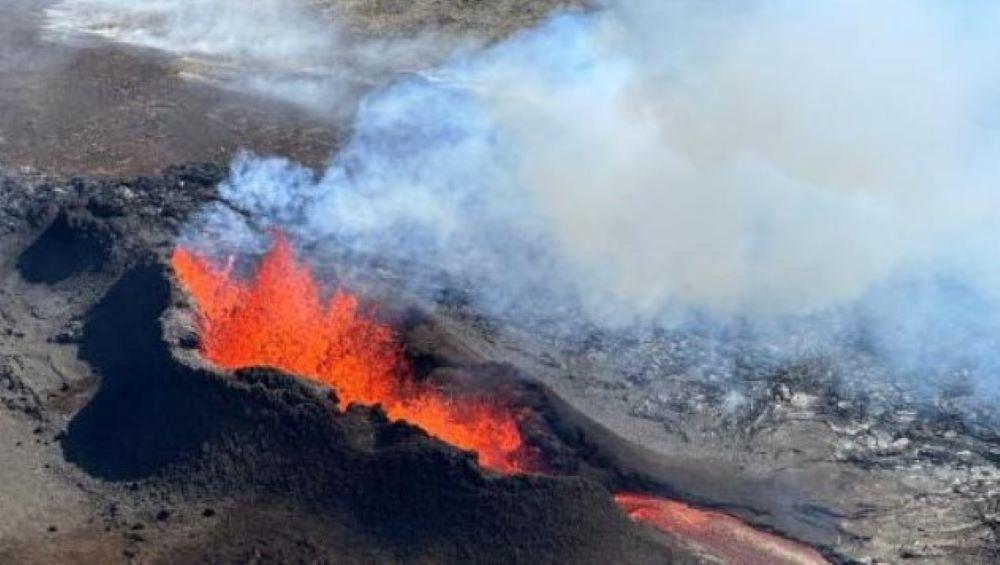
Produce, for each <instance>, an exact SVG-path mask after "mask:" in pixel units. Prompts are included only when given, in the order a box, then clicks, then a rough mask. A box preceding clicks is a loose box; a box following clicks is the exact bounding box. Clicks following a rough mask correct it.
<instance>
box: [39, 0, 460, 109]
mask: <svg viewBox="0 0 1000 565" xmlns="http://www.w3.org/2000/svg"><path fill="white" fill-rule="evenodd" d="M46 16H47V22H46V28H47V30H48V32H49V35H51V36H53V37H55V38H58V39H68V40H75V39H78V38H81V37H97V38H101V39H105V40H111V41H115V42H119V43H125V44H129V45H134V46H137V47H142V48H149V49H156V50H160V51H163V52H166V53H169V54H172V55H175V56H178V57H180V58H181V59H180V61H181V68H182V71H183V73H184V74H185V75H187V76H188V77H191V78H196V79H201V80H208V81H211V82H214V83H217V84H221V85H224V86H228V87H232V88H236V89H240V90H246V91H249V92H253V93H255V94H262V95H265V96H269V97H274V98H277V99H280V100H284V101H287V102H291V103H293V104H296V105H298V106H301V107H303V108H305V109H307V110H310V111H312V112H314V113H316V114H318V115H320V116H324V117H334V118H343V117H345V115H346V114H348V113H349V112H350V110H351V108H352V101H353V99H354V97H355V96H356V94H357V92H358V91H359V90H360V89H361V88H363V87H365V86H367V85H370V84H374V83H376V82H379V81H382V80H385V79H384V77H385V76H386V75H388V74H391V73H393V72H399V71H408V70H410V69H412V68H413V67H415V66H416V65H417V64H418V63H421V62H426V61H428V60H434V59H436V58H439V57H441V54H442V53H444V52H445V51H446V50H447V49H449V48H451V49H454V48H455V47H456V45H457V42H451V44H446V43H444V42H441V41H432V40H431V39H429V38H424V37H419V38H409V39H405V40H404V39H394V40H391V41H376V40H363V41H362V40H360V39H359V38H355V37H348V36H347V35H348V34H346V33H345V32H343V31H341V30H340V29H339V27H338V26H337V25H336V24H335V23H334V22H331V21H329V20H328V19H326V18H325V17H324V16H323V15H322V14H321V12H320V10H318V9H317V7H315V6H311V5H310V4H309V3H308V2H303V1H301V0H253V1H252V2H248V1H245V0H143V1H133V0H60V1H59V2H56V3H55V4H54V5H53V6H51V7H50V8H48V9H46Z"/></svg>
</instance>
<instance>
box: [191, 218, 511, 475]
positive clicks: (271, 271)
mask: <svg viewBox="0 0 1000 565" xmlns="http://www.w3.org/2000/svg"><path fill="white" fill-rule="evenodd" d="M172 264H173V268H174V272H175V273H176V274H177V278H178V279H179V280H180V282H181V283H182V284H183V285H184V287H185V288H186V289H187V291H188V292H189V293H190V295H191V296H192V298H193V299H194V302H195V304H196V308H197V311H198V318H199V320H198V323H199V332H200V334H201V352H202V355H204V357H205V358H206V359H207V360H209V361H210V362H212V363H214V364H215V365H217V366H219V367H222V368H225V369H238V368H242V367H251V366H268V367H274V368H277V369H281V370H283V371H287V372H289V373H292V374H295V375H300V376H303V377H307V378H311V379H314V380H316V381H319V382H322V383H325V384H327V385H329V386H331V387H332V388H333V389H334V390H335V391H336V392H337V396H338V397H339V398H340V401H341V403H342V406H347V405H349V404H351V403H358V404H366V405H375V404H379V405H381V406H382V408H383V410H385V413H386V414H387V415H388V417H389V418H390V419H392V420H405V421H406V422H408V423H410V424H413V425H415V426H419V427H420V428H422V429H423V430H425V431H426V432H427V433H428V434H430V435H432V436H434V437H436V438H438V439H440V440H442V441H444V442H446V443H449V444H452V445H454V446H457V447H460V448H462V449H466V450H469V451H474V452H476V454H477V456H478V459H479V462H480V464H482V465H483V466H485V467H488V468H490V469H493V470H495V471H498V472H502V473H515V472H518V471H521V470H523V469H522V468H521V467H522V465H521V464H520V462H519V458H518V451H519V450H520V448H521V444H522V442H521V433H520V431H519V429H518V427H517V422H516V420H515V418H514V416H513V414H511V413H510V412H509V411H506V410H503V409H501V408H500V407H498V406H496V405H495V404H493V403H490V402H488V401H487V400H485V399H483V398H478V397H464V396H463V397H461V398H451V397H448V396H446V395H444V394H443V393H442V392H440V391H439V390H437V389H435V388H433V387H431V386H429V385H426V384H422V383H418V382H416V381H414V380H413V378H412V373H411V370H410V367H409V364H408V363H407V362H406V360H405V357H404V356H403V353H402V350H401V348H400V346H399V345H398V343H397V342H396V339H395V336H394V334H393V332H392V330H391V328H389V327H388V326H387V325H384V324H380V323H378V322H375V321H373V320H372V319H369V318H368V317H366V316H364V315H362V314H361V313H360V312H359V311H358V301H357V299H356V298H355V297H354V296H352V295H350V294H348V293H346V292H343V291H337V292H335V293H334V294H333V295H332V296H331V297H330V298H329V299H327V300H324V299H323V298H322V294H321V292H320V289H319V286H318V285H317V284H316V282H315V280H314V279H313V277H312V273H311V272H310V271H309V268H308V267H306V266H304V265H302V264H301V263H298V262H297V261H296V259H295V256H294V254H293V252H292V248H291V246H290V245H289V243H288V241H287V240H286V239H285V238H284V237H283V236H281V235H280V234H279V235H276V236H275V241H274V245H273V247H272V248H271V250H270V251H269V252H268V253H267V254H266V255H265V256H264V258H263V260H262V261H261V263H260V265H259V267H258V269H257V272H256V274H255V275H254V276H253V277H252V278H251V279H250V280H248V281H242V280H237V279H236V278H235V277H234V276H233V275H232V273H231V268H230V267H228V266H220V265H217V264H214V263H213V262H212V261H210V260H208V259H206V258H205V257H202V256H199V255H196V254H194V253H191V252H189V251H188V250H186V249H183V248H178V249H176V250H175V251H174V254H173V257H172Z"/></svg>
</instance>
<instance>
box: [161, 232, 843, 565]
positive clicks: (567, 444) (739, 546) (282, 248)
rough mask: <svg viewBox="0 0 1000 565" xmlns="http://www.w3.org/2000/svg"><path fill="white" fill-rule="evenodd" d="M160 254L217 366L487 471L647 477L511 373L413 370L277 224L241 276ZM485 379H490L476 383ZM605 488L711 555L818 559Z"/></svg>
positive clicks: (390, 334)
mask: <svg viewBox="0 0 1000 565" xmlns="http://www.w3.org/2000/svg"><path fill="white" fill-rule="evenodd" d="M171 263H172V267H173V270H174V272H175V273H176V276H177V278H178V280H179V282H180V283H181V285H182V286H183V287H184V288H185V289H186V291H187V292H188V293H190V295H191V297H192V298H193V300H194V307H195V310H196V313H197V314H196V316H197V322H196V326H197V330H198V332H199V334H200V336H201V339H200V351H201V353H202V354H203V356H204V357H205V359H206V360H208V361H209V362H210V363H212V364H214V365H216V366H218V367H221V368H224V369H229V370H236V371H239V370H241V369H245V368H247V367H254V366H266V367H274V368H277V369H279V370H282V371H286V372H288V373H291V374H295V375H300V376H302V377H305V378H307V379H309V380H312V381H315V382H318V383H321V384H323V385H327V386H330V387H331V388H332V389H333V392H334V394H336V396H337V398H338V399H339V401H340V403H341V406H342V407H343V408H347V409H348V410H350V409H351V406H354V405H362V406H377V407H378V410H380V411H381V412H383V413H384V414H385V416H386V417H387V418H388V419H389V420H390V421H394V422H398V423H399V424H401V425H412V426H415V427H416V428H418V429H419V430H422V431H423V432H426V433H427V434H429V435H430V436H431V437H432V438H434V439H436V440H440V441H441V442H443V443H445V444H448V445H450V446H454V447H457V448H459V449H461V450H463V451H466V452H468V453H469V454H470V455H471V456H472V457H473V458H475V459H476V460H477V462H478V463H479V465H481V466H482V467H483V468H485V469H487V470H490V471H493V472H498V473H501V474H507V475H510V474H523V473H532V474H535V475H550V474H556V475H564V476H565V475H572V474H576V475H579V474H587V475H589V476H591V477H592V478H594V479H596V480H598V481H600V482H603V483H604V484H605V486H607V487H614V486H615V485H617V484H622V483H624V484H634V485H639V484H642V483H644V482H645V483H646V484H647V485H648V484H654V483H653V482H652V481H651V480H650V479H648V478H647V479H645V480H644V479H642V478H640V477H638V476H635V474H634V473H631V472H629V471H626V470H624V469H621V468H616V467H615V466H614V464H611V463H609V462H608V461H607V460H606V457H607V455H606V454H601V453H599V448H598V452H597V453H595V452H594V450H595V446H594V445H593V444H592V443H591V442H590V441H589V440H588V439H587V438H586V437H585V436H583V437H581V434H582V433H584V432H582V430H581V429H576V430H573V432H574V433H573V434H571V435H575V436H576V437H574V438H572V439H571V440H569V441H567V438H566V437H560V435H559V434H558V433H556V432H555V431H554V430H555V429H558V427H559V426H560V424H559V423H556V425H555V426H553V425H552V424H553V418H557V419H558V418H560V417H562V418H566V417H567V416H569V419H570V421H572V420H580V419H582V417H581V416H580V415H578V414H573V415H570V414H569V411H566V410H565V409H564V410H563V412H562V415H561V416H560V415H558V414H543V413H541V412H542V411H544V410H545V407H546V406H545V405H546V404H551V401H547V400H548V399H547V398H546V396H547V395H549V394H551V393H548V392H547V391H545V390H542V389H540V388H539V387H537V386H534V387H532V386H531V385H529V384H528V383H527V382H525V381H524V380H523V379H522V378H521V377H519V376H518V375H510V374H508V375H506V376H501V377H500V378H496V377H495V375H494V378H492V379H490V378H483V377H482V376H477V375H476V374H475V372H476V368H467V370H466V371H464V372H462V373H460V374H459V376H458V377H457V378H456V374H455V373H454V372H450V373H449V372H444V371H441V372H438V378H437V379H423V380H418V378H417V376H416V375H415V373H414V371H413V369H412V368H411V366H410V363H409V361H408V360H407V359H406V357H405V355H404V351H403V349H402V348H401V347H400V346H399V345H398V344H397V342H396V337H395V332H394V331H393V329H392V328H391V327H389V326H388V325H386V324H384V323H379V322H377V321H375V320H374V319H373V318H372V316H373V315H374V309H375V307H374V305H372V306H371V307H368V308H364V307H362V306H360V305H359V300H358V298H357V297H355V296H353V295H351V294H348V293H346V292H345V291H343V290H335V291H333V292H332V293H331V294H330V296H329V297H328V298H326V299H324V298H323V297H322V291H321V289H320V288H319V285H318V284H317V282H316V281H315V280H314V278H313V276H312V274H311V272H310V269H309V268H308V267H307V266H305V265H303V264H300V263H298V262H297V261H296V259H295V257H294V255H293V251H292V247H291V244H290V243H289V241H288V239H287V238H286V237H285V236H284V235H282V234H280V233H276V234H275V235H274V242H273V246H272V247H271V249H270V250H269V251H268V252H267V253H266V254H265V256H264V257H263V258H262V260H261V261H260V264H259V266H258V267H257V268H256V269H255V272H254V273H253V274H252V275H250V276H249V277H248V279H247V280H240V279H239V278H238V277H237V276H236V274H235V273H234V270H235V269H234V265H235V262H234V257H232V256H231V257H229V258H228V260H226V261H225V262H222V263H217V262H213V261H212V260H211V259H209V258H207V257H203V256H199V255H197V254H195V253H192V252H191V251H188V250H187V249H185V248H183V247H180V248H178V249H176V250H175V251H174V253H173V255H172V258H171ZM480 370H482V369H480ZM485 372H486V373H490V372H492V373H494V374H495V373H496V371H495V370H493V371H490V370H488V369H487V370H485ZM237 374H239V373H237ZM457 385H460V386H457ZM491 385H492V386H493V390H490V389H489V388H486V387H490V386H491ZM497 385H499V387H497ZM446 391H447V392H446ZM562 426H563V427H564V428H565V426H566V423H563V424H562ZM522 430H524V431H525V433H524V435H522ZM581 449H582V451H581ZM403 488H406V487H405V486H404V487H403ZM410 488H412V487H410ZM660 488H661V489H662V488H664V487H662V486H661V487H660ZM613 500H614V501H615V503H616V504H617V505H618V506H619V507H620V508H621V510H622V511H624V512H625V513H626V514H627V515H628V516H629V517H630V518H632V519H633V520H636V521H639V522H644V523H647V524H649V525H651V526H653V527H654V528H656V529H658V530H660V531H661V532H663V533H665V534H667V535H668V536H670V537H671V538H673V539H675V540H679V541H681V542H684V543H686V544H688V545H690V546H692V547H695V548H697V549H698V550H700V551H703V552H705V553H706V554H708V555H713V556H715V557H717V558H721V559H724V560H731V561H733V562H744V563H778V562H787V563H822V562H824V559H823V558H822V557H821V556H820V555H819V554H818V553H817V552H815V551H813V550H811V549H809V548H807V547H805V546H799V545H797V544H795V543H793V542H790V541H786V540H783V539H781V538H779V537H777V536H773V535H769V534H766V533H763V532H758V531H755V530H753V529H752V528H750V527H748V526H747V525H745V524H744V523H743V522H741V521H739V520H737V519H735V518H730V517H728V516H725V515H723V514H720V513H716V512H711V511H703V510H698V509H695V508H692V507H690V506H687V505H685V504H681V503H676V502H672V501H669V500H661V499H657V498H656V497H654V496H649V495H640V494H632V493H618V494H616V495H615V496H614V498H613ZM733 540H736V541H733Z"/></svg>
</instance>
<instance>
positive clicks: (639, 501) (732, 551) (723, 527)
mask: <svg viewBox="0 0 1000 565" xmlns="http://www.w3.org/2000/svg"><path fill="white" fill-rule="evenodd" d="M615 502H616V503H617V504H618V506H619V507H620V508H621V509H622V510H623V511H624V512H625V513H626V514H628V516H629V517H630V518H632V519H633V520H635V521H637V522H643V523H646V524H649V525H650V526H653V527H654V528H656V529H658V530H660V531H661V532H663V533H665V534H667V535H670V536H672V537H674V538H676V539H679V540H682V541H684V542H686V543H688V544H692V545H695V546H698V547H700V548H701V549H702V550H704V551H707V552H708V553H711V554H713V555H715V556H716V557H718V558H720V559H722V560H723V562H725V563H741V564H747V565H754V564H761V565H770V564H788V565H817V564H822V563H828V561H827V560H826V559H824V558H823V556H822V555H820V554H819V552H817V551H816V550H814V549H812V548H810V547H808V546H805V545H802V544H799V543H796V542H793V541H791V540H787V539H784V538H781V537H778V536H776V535H773V534H769V533H767V532H762V531H760V530H757V529H754V528H753V527H751V526H750V525H749V524H747V523H745V522H743V521H742V520H739V519H737V518H734V517H732V516H727V515H726V514H722V513H721V512H713V511H711V510H701V509H698V508H694V507H692V506H688V505H687V504H684V503H683V502H676V501H673V500H666V499H662V498H656V497H653V496H648V495H644V494H629V493H618V494H616V495H615Z"/></svg>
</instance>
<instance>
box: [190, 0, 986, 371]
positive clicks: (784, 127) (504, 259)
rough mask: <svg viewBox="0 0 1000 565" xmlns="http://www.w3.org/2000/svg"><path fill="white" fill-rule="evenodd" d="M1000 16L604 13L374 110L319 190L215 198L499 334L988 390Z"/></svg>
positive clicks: (899, 9)
mask: <svg viewBox="0 0 1000 565" xmlns="http://www.w3.org/2000/svg"><path fill="white" fill-rule="evenodd" d="M654 4H655V5H654ZM995 12H996V9H994V8H992V7H991V6H990V4H989V3H986V2H961V3H959V2H944V1H936V0H886V1H882V2H867V1H861V0H837V1H834V0H827V1H819V2H809V3H801V2H792V1H782V0H768V1H756V2H739V3H736V2H724V1H719V2H683V1H677V2H668V3H651V2H644V1H639V0H617V1H614V2H611V3H610V5H608V6H605V7H603V8H602V9H600V10H598V11H597V12H594V13H567V14H563V15H559V16H556V17H554V18H553V19H552V20H551V21H549V22H548V23H546V24H545V25H543V26H541V27H540V28H538V29H535V30H531V31H528V32H525V33H522V34H520V35H517V36H514V37H511V38H509V39H508V40H506V41H504V42H502V43H500V44H498V45H496V46H493V47H491V48H489V49H487V50H483V51H481V52H478V53H476V54H474V55H471V56H468V55H467V56H457V57H455V58H454V59H453V60H452V62H451V63H449V64H447V65H444V66H443V67H441V68H440V69H438V70H436V71H434V72H430V73H424V74H423V75H422V76H417V77H409V78H405V79H401V80H399V81H397V82H395V83H394V84H392V85H391V86H389V87H387V88H384V89H381V90H378V91H376V92H374V93H373V94H371V95H370V96H368V97H367V98H366V99H365V100H364V102H363V103H362V106H361V108H360V111H359V114H358V116H357V121H356V126H355V127H356V130H355V134H354V136H353V138H352V139H351V140H350V141H349V143H348V144H347V145H346V147H345V148H344V149H343V150H342V151H340V152H339V153H338V154H336V155H335V156H333V158H332V160H331V162H330V165H329V167H328V168H327V170H325V171H323V172H322V173H321V174H318V175H316V174H314V173H313V172H311V171H308V170H305V169H302V168H300V167H298V166H296V165H294V164H292V163H289V162H287V161H284V160H281V159H275V158H265V159H258V158H254V157H251V156H244V157H242V158H241V159H239V160H238V161H237V162H236V163H235V164H234V166H233V175H232V178H231V179H230V181H229V182H228V183H227V184H226V186H225V187H224V196H225V198H226V199H227V200H228V201H229V202H230V203H232V204H233V205H235V206H236V207H238V208H240V209H243V210H246V211H250V212H252V213H253V215H254V217H256V218H257V219H258V220H257V221H263V222H264V223H267V224H271V225H275V226H279V227H282V228H284V229H287V230H290V231H293V232H295V233H296V235H297V236H298V237H300V238H303V239H304V240H306V241H317V242H325V243H330V242H335V243H336V244H337V245H341V246H346V247H347V248H349V249H351V250H352V251H355V252H357V253H358V254H361V255H365V256H374V257H378V258H381V259H384V260H388V261H392V262H395V263H397V264H401V262H402V261H404V260H405V261H407V263H409V262H412V261H417V262H419V263H422V264H424V265H430V266H433V267H434V268H435V269H440V270H442V271H444V272H445V273H446V274H448V275H450V277H451V279H450V280H462V281H468V284H469V285H470V287H471V289H472V293H473V295H474V297H475V298H476V299H477V300H478V301H479V304H480V305H481V306H482V307H484V308H487V309H488V310H490V311H492V312H494V313H498V314H515V315H521V314H523V313H524V312H528V311H530V312H533V313H535V314H536V315H540V316H550V317H552V318H559V317H564V316H566V315H567V313H571V315H572V317H574V318H579V319H581V320H587V321H589V322H593V323H598V324H601V325H611V324H619V325H620V324H630V323H635V322H637V321H641V322H643V323H645V324H654V325H669V324H677V323H683V322H684V321H685V320H690V319H691V318H692V314H694V313H697V314H699V315H702V316H705V315H707V316H709V317H710V318H712V319H715V320H719V322H718V323H723V324H724V323H728V322H726V321H727V320H728V321H735V320H743V321H750V322H751V323H752V324H753V325H756V326H759V327H762V328H763V327H770V328H774V327H782V328H794V331H803V328H808V329H810V330H816V331H817V332H818V333H819V334H822V335H827V336H828V338H829V339H831V340H840V339H848V340H859V339H863V340H864V341H865V342H866V347H870V348H872V349H873V350H875V351H876V352H877V353H878V354H879V355H881V356H882V357H883V358H884V359H886V360H887V361H890V362H892V363H893V364H894V365H895V366H896V367H898V368H900V369H901V370H918V371H936V370H957V369H966V370H971V371H975V372H976V373H977V374H981V375H983V376H984V379H986V380H984V381H983V382H984V383H990V382H992V381H991V380H990V379H989V376H990V375H991V373H993V372H994V370H995V369H996V368H997V367H996V362H995V358H996V354H995V351H997V347H996V345H997V344H996V343H995V338H994V337H993V336H995V335H998V332H997V330H998V329H1000V324H998V323H997V322H1000V308H998V306H1000V303H998V299H1000V296H998V291H1000V272H998V269H997V264H998V263H997V259H998V252H997V251H996V244H995V242H996V241H997V235H998V234H997V233H996V232H997V227H996V226H997V225H998V224H997V221H996V220H997V218H998V216H997V212H998V208H1000V207H998V204H1000V198H998V195H997V192H996V191H997V187H996V186H995V183H996V181H997V179H998V178H1000V176H998V174H997V172H998V171H997V167H998V165H997V162H1000V161H998V160H997V159H996V151H997V149H998V147H1000V145H998V144H997V141H998V131H997V125H998V124H997V113H996V109H995V108H996V101H997V97H996V87H997V84H998V83H997V81H996V78H997V77H996V72H995V71H994V69H996V68H998V67H997V66H996V62H997V61H996V60H995V59H996V56H995V55H994V54H995V53H1000V49H998V47H1000V46H998V45H997V42H996V39H995V38H996V37H998V35H997V33H996V32H997V31H1000V30H997V29H995V28H996V27H998V24H997V23H996V22H1000V20H998V19H997V18H996V15H997V14H996V13H995ZM227 218H231V217H230V216H225V213H224V212H222V211H220V210H216V211H214V212H212V213H211V214H209V215H208V216H206V217H205V218H203V219H202V220H203V222H211V223H214V224H215V225H216V226H218V225H225V226H229V227H227V228H226V230H225V231H226V233H229V234H232V233H235V232H234V231H233V230H232V227H231V225H230V224H229V223H227V222H228V220H227ZM418 275H419V273H417V272H416V271H414V273H412V276H411V277H408V278H409V279H410V280H413V281H420V284H421V285H423V286H422V287H421V288H424V289H426V285H428V284H430V283H431V282H432V281H433V280H434V279H431V278H428V277H421V276H418ZM414 284H415V286H416V283H414ZM449 284H450V283H449ZM432 286H433V285H432ZM845 320H846V322H845ZM834 321H836V323H834ZM845 328H847V329H845ZM845 333H847V334H850V335H847V336H846V337H845Z"/></svg>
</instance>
